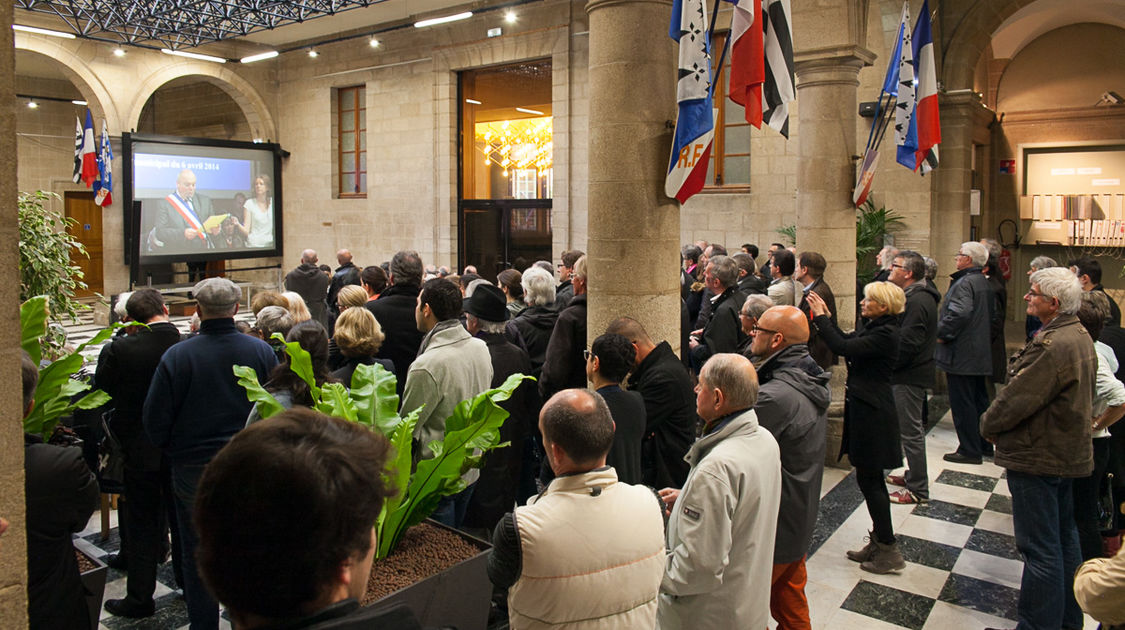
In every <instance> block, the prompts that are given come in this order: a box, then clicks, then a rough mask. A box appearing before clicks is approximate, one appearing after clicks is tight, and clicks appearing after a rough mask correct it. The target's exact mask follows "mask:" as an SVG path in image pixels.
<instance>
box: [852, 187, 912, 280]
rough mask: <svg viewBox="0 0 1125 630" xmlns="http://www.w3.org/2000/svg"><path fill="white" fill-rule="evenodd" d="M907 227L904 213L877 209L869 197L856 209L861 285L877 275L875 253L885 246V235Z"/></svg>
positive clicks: (858, 272) (858, 263) (857, 251)
mask: <svg viewBox="0 0 1125 630" xmlns="http://www.w3.org/2000/svg"><path fill="white" fill-rule="evenodd" d="M904 227H906V224H905V223H904V222H903V218H902V215H900V214H899V213H897V212H895V211H894V210H888V209H887V208H886V207H882V208H879V209H878V210H876V209H875V202H873V201H871V199H868V200H867V201H866V202H864V204H863V206H862V207H860V208H859V209H858V210H856V218H855V259H856V279H857V280H859V283H860V284H861V285H863V284H867V283H868V282H871V279H872V278H874V277H875V270H874V269H875V254H876V253H878V252H879V250H880V249H882V248H883V237H884V236H886V235H887V234H891V233H893V232H897V231H899V230H901V229H902V228H904Z"/></svg>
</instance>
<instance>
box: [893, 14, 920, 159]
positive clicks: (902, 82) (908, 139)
mask: <svg viewBox="0 0 1125 630" xmlns="http://www.w3.org/2000/svg"><path fill="white" fill-rule="evenodd" d="M898 36H899V40H898V42H896V43H895V52H896V53H898V72H897V74H898V76H897V78H896V85H895V91H894V92H892V94H894V95H895V96H897V97H898V100H897V101H896V102H895V146H896V147H898V149H897V155H898V160H899V162H902V156H903V155H907V154H908V155H913V154H914V147H915V146H916V143H917V135H914V136H911V135H910V129H911V123H912V122H913V119H914V109H915V107H916V103H915V101H914V46H913V44H912V43H911V40H910V37H911V33H910V2H903V3H902V20H901V22H899V26H898ZM891 63H892V64H894V63H895V60H894V59H892V60H891Z"/></svg>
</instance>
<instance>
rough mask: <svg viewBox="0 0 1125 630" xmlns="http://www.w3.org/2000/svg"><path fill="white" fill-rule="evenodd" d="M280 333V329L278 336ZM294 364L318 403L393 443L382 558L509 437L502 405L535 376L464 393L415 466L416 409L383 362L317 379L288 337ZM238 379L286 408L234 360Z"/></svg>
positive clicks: (268, 403) (380, 527)
mask: <svg viewBox="0 0 1125 630" xmlns="http://www.w3.org/2000/svg"><path fill="white" fill-rule="evenodd" d="M276 336H277V337H280V335H276ZM285 351H286V353H287V354H288V355H289V365H290V368H291V369H292V370H293V372H294V373H296V374H297V375H298V376H300V377H301V379H302V380H304V381H305V383H307V384H308V386H309V393H310V395H311V397H312V399H313V401H314V404H313V408H314V409H316V410H317V411H320V412H323V413H326V414H328V415H331V416H336V417H339V418H343V419H345V420H348V421H351V422H358V423H360V424H363V425H365V426H366V427H368V428H369V429H372V430H374V431H378V432H380V433H381V434H383V435H384V436H385V437H386V438H387V439H388V440H389V441H390V442H391V445H392V446H393V447H394V449H395V456H394V458H393V459H392V460H391V461H390V462H389V463H388V467H387V471H386V474H387V476H388V477H389V478H390V481H391V483H392V485H393V486H394V487H396V488H398V489H399V494H398V495H397V496H396V497H393V498H390V499H388V500H387V501H386V503H384V505H383V511H382V513H381V514H380V515H379V519H378V521H377V522H376V523H375V531H376V536H377V538H378V541H379V547H378V549H377V550H376V554H375V557H376V558H385V557H387V556H388V555H390V553H391V552H392V551H394V549H395V546H396V545H398V543H399V541H401V540H402V537H403V535H404V534H405V532H406V530H407V529H408V528H410V527H411V526H413V525H416V524H418V523H421V522H422V521H423V520H425V518H426V517H428V516H429V515H430V514H431V513H433V511H434V509H436V508H437V504H438V501H440V500H441V498H442V497H445V496H449V495H452V494H456V493H458V492H461V491H462V490H464V489H465V482H464V481H462V479H461V476H462V475H463V474H464V473H465V472H466V471H468V470H469V469H470V468H479V467H480V466H481V463H482V459H481V458H482V454H483V453H485V452H487V451H489V450H492V449H495V448H500V447H503V446H508V443H503V444H501V443H500V426H501V425H502V424H503V423H504V420H506V419H507V418H508V412H507V411H505V410H504V409H502V408H501V407H500V406H499V403H501V402H504V401H505V400H507V399H508V398H509V397H510V396H511V395H512V392H513V391H515V389H516V388H517V387H518V386H519V384H520V383H521V382H522V381H523V380H524V379H530V378H532V377H530V376H525V375H523V374H513V375H512V376H510V377H508V379H507V380H506V381H505V382H504V383H503V384H502V385H501V386H500V387H497V388H495V389H490V390H488V391H486V392H483V393H481V394H478V395H477V396H475V397H473V398H472V399H471V400H463V401H461V402H460V403H458V404H457V407H456V409H455V410H454V412H453V415H451V416H450V417H449V418H448V419H446V421H445V436H444V438H443V439H442V440H436V441H434V442H431V443H430V444H429V445H428V446H429V448H430V450H431V451H432V452H433V454H434V457H433V458H431V459H424V460H421V461H420V462H418V464H417V466H416V467H413V466H412V464H413V461H412V459H411V458H412V449H411V441H412V439H413V436H414V426H415V424H416V423H417V422H418V411H417V410H413V411H411V412H410V413H408V414H407V415H406V416H405V417H402V416H400V415H399V414H398V403H399V398H398V395H397V394H395V384H396V380H395V376H394V375H393V374H391V373H390V372H388V371H387V370H386V369H384V368H383V367H382V366H379V365H360V366H359V367H357V368H356V371H355V373H354V374H353V375H352V382H351V389H350V390H349V389H348V388H346V387H344V385H343V384H341V383H326V384H324V386H322V387H318V386H317V385H316V381H315V378H314V376H313V369H312V360H311V359H310V357H309V353H308V352H306V351H305V350H304V349H302V348H301V346H300V345H299V344H297V343H296V342H288V343H286V344H285ZM234 373H235V375H236V376H237V377H238V382H239V384H240V385H242V386H243V388H245V389H246V392H247V397H248V398H249V399H250V400H251V401H252V402H254V403H256V404H257V405H258V412H259V414H260V415H261V417H262V418H263V419H265V418H269V417H270V416H272V415H275V414H277V413H280V412H281V411H283V410H284V407H283V406H282V405H281V403H279V402H278V401H277V399H275V398H274V397H273V396H272V395H271V394H270V393H269V392H268V391H266V390H265V388H264V387H262V385H261V383H260V382H259V381H258V375H257V374H256V373H255V372H254V370H253V369H252V368H249V367H246V366H241V365H238V366H235V367H234Z"/></svg>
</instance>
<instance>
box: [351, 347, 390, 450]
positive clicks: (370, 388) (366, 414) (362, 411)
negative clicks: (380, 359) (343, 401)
mask: <svg viewBox="0 0 1125 630" xmlns="http://www.w3.org/2000/svg"><path fill="white" fill-rule="evenodd" d="M395 384H396V379H395V375H394V374H393V373H392V372H388V371H387V369H386V368H384V367H383V366H381V365H379V364H378V363H376V364H374V365H359V366H357V367H356V369H355V372H354V373H352V383H351V385H352V388H351V398H352V402H353V403H355V409H356V418H357V421H358V422H359V423H360V424H362V425H364V426H367V427H369V428H370V427H375V428H376V429H378V431H379V432H380V433H382V434H383V435H390V433H391V431H392V430H393V429H394V427H395V426H396V425H397V424H398V423H399V417H398V394H396V393H395Z"/></svg>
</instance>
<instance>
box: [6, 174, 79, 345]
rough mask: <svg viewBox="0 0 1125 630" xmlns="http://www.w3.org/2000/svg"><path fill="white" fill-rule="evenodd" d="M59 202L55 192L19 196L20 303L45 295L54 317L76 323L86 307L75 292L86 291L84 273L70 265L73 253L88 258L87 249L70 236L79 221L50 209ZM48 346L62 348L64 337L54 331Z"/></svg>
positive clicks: (38, 191) (40, 191)
mask: <svg viewBox="0 0 1125 630" xmlns="http://www.w3.org/2000/svg"><path fill="white" fill-rule="evenodd" d="M54 199H59V196H58V195H57V194H55V193H50V192H44V191H42V190H37V191H35V192H31V193H20V196H19V229H20V300H21V301H23V300H29V299H31V298H32V297H35V296H45V298H46V300H47V301H48V302H49V305H48V308H49V309H50V312H51V313H52V314H53V315H54V316H55V317H60V316H64V315H65V316H66V317H68V318H69V319H70V320H72V321H74V320H76V319H77V318H78V311H79V310H80V309H82V308H85V307H84V306H82V305H81V304H79V303H78V302H77V301H75V299H74V292H75V291H79V290H82V289H85V288H86V283H85V282H83V281H82V278H83V275H82V270H81V269H79V268H78V267H76V266H75V265H72V264H70V255H71V250H73V251H75V252H77V254H78V255H81V256H88V254H87V253H86V248H85V247H84V246H83V245H82V243H80V242H79V241H77V240H75V239H74V238H72V237H71V235H70V234H69V233H68V232H67V229H68V228H70V227H72V226H75V225H78V221H76V220H74V219H72V218H69V217H66V216H63V215H61V214H59V213H58V212H56V211H54V210H52V209H51V208H50V207H48V203H49V202H50V201H52V200H54ZM47 344H48V346H49V348H50V349H51V350H52V352H53V351H57V350H58V349H60V348H61V347H62V344H63V340H62V338H61V335H58V334H55V333H54V332H53V331H52V335H51V337H50V338H49V339H48V341H47Z"/></svg>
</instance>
